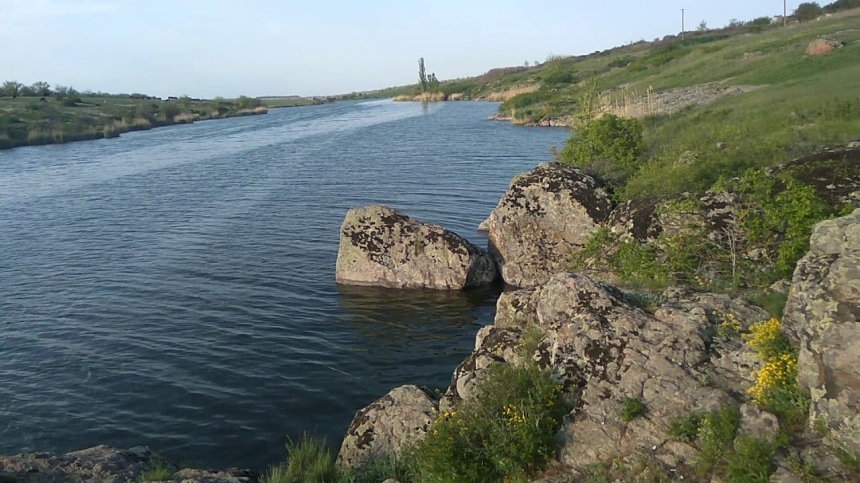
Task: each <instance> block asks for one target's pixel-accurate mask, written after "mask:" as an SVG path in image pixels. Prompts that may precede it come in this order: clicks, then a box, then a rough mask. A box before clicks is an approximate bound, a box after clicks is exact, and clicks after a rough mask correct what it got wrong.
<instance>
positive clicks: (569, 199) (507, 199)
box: [488, 163, 612, 287]
mask: <svg viewBox="0 0 860 483" xmlns="http://www.w3.org/2000/svg"><path fill="white" fill-rule="evenodd" d="M611 210H612V202H611V200H610V198H609V195H608V194H607V193H606V191H605V190H604V189H603V188H602V187H601V186H600V185H599V184H598V182H597V181H595V180H594V178H592V177H590V176H588V175H586V174H584V173H583V172H582V171H581V170H579V169H577V168H573V167H570V166H565V165H562V164H559V163H544V164H541V165H540V166H538V167H537V168H535V169H533V170H531V171H529V172H528V173H525V174H522V175H518V177H517V178H515V180H514V181H513V182H512V183H511V186H510V188H508V190H507V192H506V193H505V195H504V196H503V197H502V199H501V200H500V201H499V204H498V205H497V206H496V208H495V209H494V210H493V212H492V213H491V214H490V217H489V219H488V225H489V239H490V252H491V253H492V255H493V257H494V258H495V259H496V261H497V262H498V264H499V267H500V269H501V272H502V278H503V279H504V280H505V282H507V283H508V284H510V285H514V286H517V287H530V286H534V285H537V284H540V283H542V282H545V281H547V280H548V279H549V278H550V277H551V276H552V275H553V274H554V273H556V272H557V271H559V270H560V268H561V264H562V263H563V262H564V260H565V257H566V256H567V255H568V254H569V253H570V252H571V251H572V250H576V249H579V248H581V247H582V246H583V245H584V244H585V242H586V240H587V239H588V237H589V235H590V234H591V233H592V232H593V231H594V230H596V229H597V228H598V226H600V224H601V223H603V222H604V221H605V220H606V219H607V217H608V216H609V213H610V211H611Z"/></svg>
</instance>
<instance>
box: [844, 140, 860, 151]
mask: <svg viewBox="0 0 860 483" xmlns="http://www.w3.org/2000/svg"><path fill="white" fill-rule="evenodd" d="M847 147H849V148H851V149H855V148H860V141H851V142H850V143H848V144H847Z"/></svg>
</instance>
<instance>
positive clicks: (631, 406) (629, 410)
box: [620, 397, 645, 423]
mask: <svg viewBox="0 0 860 483" xmlns="http://www.w3.org/2000/svg"><path fill="white" fill-rule="evenodd" d="M643 414H645V403H644V402H642V400H641V399H639V398H633V397H628V398H624V401H622V402H621V414H620V416H621V420H622V421H624V422H625V423H629V422H630V421H633V420H634V419H636V418H638V417H639V416H642V415H643Z"/></svg>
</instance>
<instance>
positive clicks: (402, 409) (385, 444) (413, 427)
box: [337, 385, 439, 469]
mask: <svg viewBox="0 0 860 483" xmlns="http://www.w3.org/2000/svg"><path fill="white" fill-rule="evenodd" d="M438 409H439V400H438V398H437V397H436V395H435V394H433V392H432V391H430V390H429V389H428V388H426V387H418V386H411V385H408V386H401V387H398V388H395V389H392V390H391V391H390V392H389V393H388V394H386V395H385V396H382V397H381V398H379V399H378V400H376V401H375V402H373V403H372V404H370V405H369V406H367V407H365V408H364V409H361V410H359V411H358V412H357V413H356V414H355V418H353V420H352V423H351V424H350V425H349V429H348V430H347V432H346V436H344V438H343V443H342V444H341V446H340V452H339V453H338V455H337V461H338V464H340V465H341V466H342V467H344V468H353V469H358V468H362V467H364V466H366V465H367V464H369V463H372V462H373V461H376V460H378V459H383V458H386V457H388V456H390V455H393V454H397V453H398V452H400V450H401V449H403V447H404V446H405V445H407V444H409V443H412V442H415V441H418V440H419V439H421V438H423V437H424V435H425V434H427V431H428V429H429V427H430V423H431V422H432V421H433V419H435V414H436V412H437V411H438Z"/></svg>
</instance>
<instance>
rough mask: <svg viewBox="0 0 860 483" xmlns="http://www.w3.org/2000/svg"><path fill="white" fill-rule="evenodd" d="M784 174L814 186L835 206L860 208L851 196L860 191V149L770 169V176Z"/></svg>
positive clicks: (818, 155)
mask: <svg viewBox="0 0 860 483" xmlns="http://www.w3.org/2000/svg"><path fill="white" fill-rule="evenodd" d="M783 171H789V172H790V173H791V175H792V176H793V177H794V178H795V179H797V180H798V181H800V182H802V183H804V184H807V185H809V186H812V188H813V189H814V190H815V195H816V196H818V197H819V198H821V199H822V200H824V202H825V203H827V204H828V205H830V206H832V207H836V208H839V207H842V206H845V205H848V206H852V207H854V208H860V199H856V198H853V197H852V196H851V194H852V193H853V192H855V191H858V190H860V149H857V148H850V147H847V148H838V149H826V150H823V151H819V152H817V153H813V154H809V155H806V156H802V157H800V158H796V159H793V160H791V161H789V162H787V163H783V164H781V165H779V166H775V167H773V168H770V169H769V170H768V173H769V174H771V175H778V174H780V173H781V172H783Z"/></svg>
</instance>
